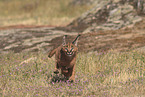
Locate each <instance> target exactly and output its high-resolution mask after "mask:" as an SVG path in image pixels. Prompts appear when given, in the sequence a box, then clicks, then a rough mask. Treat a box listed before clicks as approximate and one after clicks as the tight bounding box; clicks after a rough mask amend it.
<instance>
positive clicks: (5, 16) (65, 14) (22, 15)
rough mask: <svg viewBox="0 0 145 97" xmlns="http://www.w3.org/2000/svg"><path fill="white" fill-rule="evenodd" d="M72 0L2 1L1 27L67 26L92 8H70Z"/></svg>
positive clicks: (0, 7) (0, 4)
mask: <svg viewBox="0 0 145 97" xmlns="http://www.w3.org/2000/svg"><path fill="white" fill-rule="evenodd" d="M70 1H71V0H25V1H24V0H1V1H0V21H1V22H0V26H8V25H17V24H25V25H55V26H60V25H66V24H68V23H69V22H70V21H72V20H73V19H74V18H76V17H78V16H79V15H81V14H82V13H83V12H85V11H86V10H88V9H90V8H91V7H92V6H70V5H69V2H70Z"/></svg>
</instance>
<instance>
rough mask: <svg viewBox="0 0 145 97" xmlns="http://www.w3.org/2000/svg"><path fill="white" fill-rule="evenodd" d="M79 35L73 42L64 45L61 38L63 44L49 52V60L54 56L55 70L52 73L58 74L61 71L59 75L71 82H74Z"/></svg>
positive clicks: (64, 42)
mask: <svg viewBox="0 0 145 97" xmlns="http://www.w3.org/2000/svg"><path fill="white" fill-rule="evenodd" d="M79 36H80V35H78V36H77V37H76V38H75V39H74V41H73V42H71V43H66V41H65V38H66V35H65V36H64V37H63V43H62V45H60V46H59V47H58V48H56V49H54V50H52V51H50V52H49V54H48V57H49V58H51V57H52V56H53V55H54V54H55V60H56V64H55V70H54V73H55V74H58V73H59V71H60V70H61V74H63V75H64V76H65V78H66V79H68V80H69V81H71V82H73V81H75V66H76V56H77V51H78V47H77V42H78V38H79Z"/></svg>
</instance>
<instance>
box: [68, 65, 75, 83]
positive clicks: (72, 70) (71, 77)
mask: <svg viewBox="0 0 145 97" xmlns="http://www.w3.org/2000/svg"><path fill="white" fill-rule="evenodd" d="M69 70H70V71H69V73H70V77H69V81H70V82H75V65H74V66H73V67H72V68H70V69H69Z"/></svg>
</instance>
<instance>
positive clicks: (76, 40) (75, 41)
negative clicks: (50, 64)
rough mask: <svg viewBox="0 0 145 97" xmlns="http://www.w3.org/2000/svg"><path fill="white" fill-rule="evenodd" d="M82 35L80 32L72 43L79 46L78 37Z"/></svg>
mask: <svg viewBox="0 0 145 97" xmlns="http://www.w3.org/2000/svg"><path fill="white" fill-rule="evenodd" d="M80 36H81V35H80V34H79V35H78V36H77V37H76V39H75V40H74V41H73V42H72V44H74V45H75V46H77V42H78V38H79V37H80Z"/></svg>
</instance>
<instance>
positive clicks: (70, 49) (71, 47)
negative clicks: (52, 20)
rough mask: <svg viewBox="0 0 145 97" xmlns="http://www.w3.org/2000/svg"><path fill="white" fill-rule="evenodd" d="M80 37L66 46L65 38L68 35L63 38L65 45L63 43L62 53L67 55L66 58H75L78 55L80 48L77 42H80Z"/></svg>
mask: <svg viewBox="0 0 145 97" xmlns="http://www.w3.org/2000/svg"><path fill="white" fill-rule="evenodd" d="M79 36H80V35H78V36H77V37H76V38H75V39H74V41H73V42H69V43H67V44H66V41H65V38H66V35H65V36H64V37H63V43H62V46H63V47H62V52H63V53H64V54H65V55H66V56H69V57H71V56H73V55H74V54H76V52H77V50H78V48H77V42H78V38H79Z"/></svg>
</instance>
